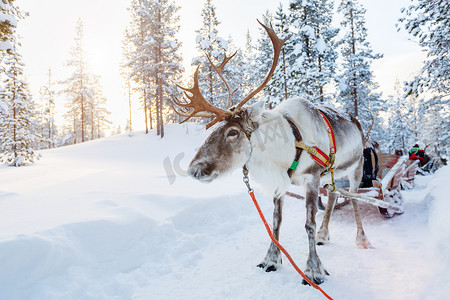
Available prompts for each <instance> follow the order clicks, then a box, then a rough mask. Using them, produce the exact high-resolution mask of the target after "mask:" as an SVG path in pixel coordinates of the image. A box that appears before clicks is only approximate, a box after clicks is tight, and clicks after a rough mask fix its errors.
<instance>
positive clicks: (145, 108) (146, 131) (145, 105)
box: [144, 87, 152, 134]
mask: <svg viewBox="0 0 450 300" xmlns="http://www.w3.org/2000/svg"><path fill="white" fill-rule="evenodd" d="M144 116H145V133H146V134H148V122H147V119H148V118H147V87H144ZM151 124H152V121H151V112H150V126H151Z"/></svg>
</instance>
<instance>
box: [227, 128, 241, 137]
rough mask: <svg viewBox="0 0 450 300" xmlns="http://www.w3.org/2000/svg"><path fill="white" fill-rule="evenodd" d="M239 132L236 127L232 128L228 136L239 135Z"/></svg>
mask: <svg viewBox="0 0 450 300" xmlns="http://www.w3.org/2000/svg"><path fill="white" fill-rule="evenodd" d="M238 134H239V131H237V130H236V129H231V130H230V131H229V132H228V136H237V135H238Z"/></svg>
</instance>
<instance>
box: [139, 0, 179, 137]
mask: <svg viewBox="0 0 450 300" xmlns="http://www.w3.org/2000/svg"><path fill="white" fill-rule="evenodd" d="M150 5H151V6H150V7H149V8H150V13H151V15H152V16H153V17H152V19H153V22H151V23H150V24H149V25H150V27H149V29H150V31H149V33H148V34H149V35H148V37H147V39H148V51H149V52H148V53H149V60H150V67H151V69H150V74H149V75H150V78H149V79H150V82H151V83H152V85H151V87H150V89H149V92H150V94H151V95H152V96H153V97H154V98H155V99H156V121H157V122H156V123H157V134H158V135H160V136H161V138H163V137H164V122H165V118H166V115H167V113H168V104H169V103H171V100H172V97H173V95H175V94H176V93H177V91H176V87H175V86H174V84H173V83H174V82H178V81H179V80H180V79H181V74H182V72H183V71H184V68H183V67H182V65H181V61H182V57H181V55H180V54H179V51H180V47H181V42H180V41H179V40H178V39H177V38H176V36H175V35H176V34H177V32H178V31H179V28H180V26H179V20H180V18H179V16H178V14H177V13H178V10H179V9H180V7H179V6H177V5H175V2H173V1H169V0H154V1H150Z"/></svg>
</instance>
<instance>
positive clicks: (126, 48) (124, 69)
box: [121, 28, 147, 136]
mask: <svg viewBox="0 0 450 300" xmlns="http://www.w3.org/2000/svg"><path fill="white" fill-rule="evenodd" d="M131 43H132V41H131V39H130V32H129V30H128V28H126V29H125V33H124V39H123V41H122V51H123V52H122V63H121V75H122V76H123V77H124V79H125V81H126V83H125V89H126V93H127V98H128V113H129V118H128V120H127V123H126V125H125V131H126V132H127V133H128V134H129V135H130V136H131V135H132V134H133V121H132V115H131V111H132V110H131V94H132V88H131V78H130V76H129V75H130V71H131V68H130V66H129V64H128V59H129V58H130V56H131V51H132V49H133V48H132V44H131ZM145 123H146V124H147V122H145Z"/></svg>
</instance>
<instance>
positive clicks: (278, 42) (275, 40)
mask: <svg viewBox="0 0 450 300" xmlns="http://www.w3.org/2000/svg"><path fill="white" fill-rule="evenodd" d="M257 21H258V23H259V24H260V25H261V26H262V27H264V29H265V30H266V32H267V34H268V35H269V37H270V40H271V41H272V45H273V60H272V67H271V68H270V70H269V73H267V75H266V79H264V81H263V83H261V85H260V86H259V87H258V88H256V89H255V90H254V91H253V92H251V93H250V94H249V95H248V96H247V97H245V98H244V100H242V101H241V102H240V103H239V104H238V105H237V106H236V111H238V110H239V109H240V108H241V107H242V106H243V105H244V104H245V103H247V102H248V101H249V100H250V99H252V98H253V97H254V96H255V95H256V94H258V93H259V92H260V91H261V90H262V89H263V88H264V87H265V86H266V85H267V83H269V80H270V78H271V77H272V75H273V73H274V72H275V69H276V67H277V63H278V59H279V57H280V52H281V47H282V46H283V44H284V42H286V41H287V40H288V39H289V38H290V37H291V36H292V35H289V36H287V37H285V38H284V39H280V38H279V37H278V36H277V34H276V33H275V31H274V30H273V28H272V26H271V27H267V26H266V25H264V24H263V23H261V22H260V21H259V20H258V19H257Z"/></svg>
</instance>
